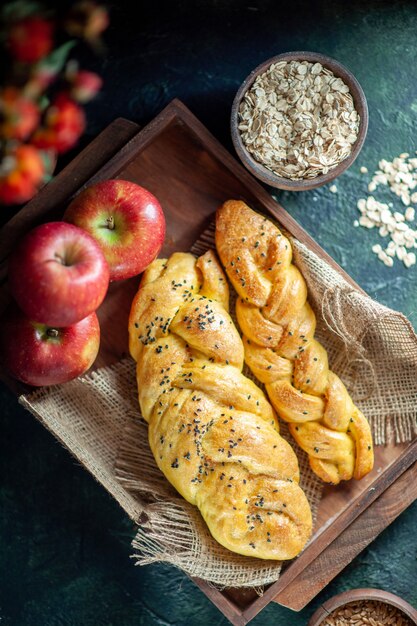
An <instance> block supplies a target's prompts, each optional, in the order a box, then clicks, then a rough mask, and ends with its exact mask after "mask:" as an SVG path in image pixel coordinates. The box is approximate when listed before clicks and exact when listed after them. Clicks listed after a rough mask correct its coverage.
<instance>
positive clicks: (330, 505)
mask: <svg viewBox="0 0 417 626" xmlns="http://www.w3.org/2000/svg"><path fill="white" fill-rule="evenodd" d="M107 178H123V179H127V180H131V181H134V182H136V183H138V184H140V185H143V186H144V187H146V188H147V189H149V190H150V191H151V192H152V193H154V194H155V195H156V196H157V197H158V199H159V200H160V202H161V204H162V207H163V209H164V213H165V216H166V220H167V236H166V240H165V244H164V247H163V250H162V252H161V254H163V255H169V254H171V253H172V252H174V251H175V250H188V249H189V248H190V247H191V245H192V244H193V243H194V241H195V240H196V239H197V238H198V237H199V235H200V233H201V232H202V231H203V230H204V229H205V228H206V226H207V225H208V223H209V222H210V220H211V218H212V216H213V213H214V212H215V210H216V208H217V207H218V206H219V205H220V204H221V203H222V202H224V201H225V200H226V199H228V198H241V199H243V200H245V201H246V202H247V203H248V204H249V205H251V206H252V207H253V208H255V209H258V210H261V211H263V212H266V213H269V214H270V215H271V216H273V217H274V218H275V219H276V220H277V221H278V222H279V223H280V224H281V225H282V227H283V228H284V230H286V231H288V232H289V233H290V234H291V235H293V236H294V237H296V238H297V239H298V240H300V241H301V242H302V243H304V244H305V245H306V246H307V247H308V248H310V249H312V250H314V252H316V254H318V255H319V256H320V257H321V258H323V259H325V260H326V261H327V262H328V263H329V264H330V265H331V266H332V267H333V268H335V269H336V270H337V271H338V272H339V273H340V274H341V275H343V277H344V278H345V279H346V280H347V281H348V282H349V283H350V284H351V285H352V286H353V287H355V288H356V289H358V290H360V291H361V289H360V287H359V286H358V285H356V283H354V281H353V280H352V279H351V278H350V277H349V276H348V275H347V274H346V273H345V272H344V270H342V268H340V267H339V266H338V265H337V264H336V263H335V261H334V260H333V259H331V258H330V257H329V256H328V255H327V254H326V253H325V252H324V250H323V249H322V248H320V246H319V245H318V244H317V243H316V242H315V241H314V240H313V239H312V238H311V237H310V236H309V235H308V234H307V233H306V232H305V231H304V230H303V229H302V228H301V227H300V226H299V225H298V224H297V223H296V222H295V221H294V219H293V218H292V217H291V216H290V215H288V213H286V212H285V210H284V209H283V208H282V207H281V206H280V205H279V204H277V203H276V202H275V201H274V200H273V199H272V197H271V196H270V195H269V194H268V193H267V191H266V190H265V189H264V188H263V187H261V185H260V184H259V183H258V182H257V181H256V180H255V179H254V178H253V177H252V176H251V175H250V174H249V173H248V172H247V171H246V170H245V169H244V168H243V167H242V166H241V165H240V164H239V163H238V162H237V161H236V160H235V159H234V158H233V157H232V156H231V155H230V154H229V153H228V152H227V151H226V150H225V149H224V148H223V146H222V145H221V144H220V143H219V142H218V141H217V140H216V139H215V138H214V137H213V136H212V135H211V134H210V133H209V132H208V130H207V129H206V128H205V127H204V126H203V125H202V124H201V123H200V122H199V121H198V120H197V119H196V118H195V117H194V116H193V114H192V113H191V112H190V111H189V110H188V109H187V108H186V107H185V106H184V105H183V104H182V103H181V102H179V101H178V100H174V101H173V102H171V104H169V105H168V106H167V107H166V108H165V109H164V110H163V111H162V112H161V113H160V114H159V115H158V116H157V117H156V118H155V119H154V120H153V121H152V122H151V123H150V124H149V125H148V126H146V127H145V128H144V129H143V130H141V131H140V130H139V128H138V126H137V125H136V124H134V123H132V122H130V121H128V120H124V119H117V120H115V121H114V122H113V123H112V124H110V126H109V127H108V128H107V129H106V130H104V131H103V132H102V133H101V134H100V135H99V136H98V137H97V138H96V139H95V140H94V141H93V142H92V143H91V144H90V145H89V146H88V147H87V148H86V149H85V150H83V151H82V152H81V153H80V154H79V155H78V157H77V158H76V159H74V161H72V162H71V163H70V164H69V165H68V166H67V167H66V168H65V169H64V170H63V171H62V172H61V173H60V174H59V175H58V176H57V177H56V178H55V179H53V180H52V181H51V182H50V183H49V184H48V185H47V186H46V187H44V188H43V189H42V190H41V191H40V192H39V193H38V194H37V196H36V197H35V198H33V200H32V201H31V202H29V203H28V204H27V205H26V206H25V207H24V208H23V209H22V210H21V211H20V212H19V213H18V214H17V215H16V216H15V217H13V218H12V220H10V222H8V223H7V224H6V225H5V226H4V227H3V228H2V230H1V231H0V251H1V252H0V308H2V307H3V306H4V305H5V303H6V302H7V300H8V298H9V296H8V291H7V257H8V255H9V254H10V252H11V250H12V249H13V247H14V245H15V243H16V241H17V240H18V239H19V238H20V237H21V236H22V235H23V233H25V232H26V231H28V230H29V229H31V228H32V227H34V226H35V225H36V224H38V223H41V222H45V221H50V220H52V219H60V218H61V217H62V213H63V211H64V209H65V208H66V206H67V205H68V202H69V201H70V199H71V198H72V196H74V194H76V193H77V192H78V191H79V189H80V188H81V187H82V186H84V185H85V184H91V183H93V182H96V181H99V180H103V179H107ZM137 286H138V278H137V277H135V278H133V279H131V280H129V281H123V282H119V283H114V284H112V285H111V287H110V290H109V293H108V295H107V297H106V299H105V301H104V303H103V305H102V306H101V307H100V310H99V312H98V313H99V318H100V325H101V328H102V344H101V348H100V353H99V356H98V358H97V360H96V362H95V364H94V368H98V367H101V366H103V365H108V364H110V363H112V362H115V361H117V360H119V359H120V358H121V357H123V356H125V355H126V354H127V352H128V350H127V317H128V313H129V310H130V304H131V301H132V297H133V295H134V293H135V292H136V289H137ZM116 316H117V320H118V323H117V324H114V319H115V317H116ZM0 375H1V377H2V379H3V380H5V381H6V382H7V383H8V384H9V386H11V387H12V388H13V390H14V391H15V392H16V393H22V391H27V389H25V388H24V387H23V386H21V385H19V384H18V383H16V381H14V380H11V379H10V378H7V375H6V374H5V373H4V372H0ZM375 457H376V458H375V467H374V470H373V471H372V472H371V473H370V474H369V475H368V476H366V477H365V478H364V479H362V480H361V481H359V482H358V481H354V480H352V481H350V482H348V483H346V484H341V485H339V486H337V487H331V486H326V487H325V490H324V494H323V498H322V500H321V503H320V506H319V510H318V519H317V523H316V526H315V533H314V536H313V538H312V540H311V542H310V543H309V545H308V546H307V548H306V549H305V550H304V551H303V552H302V554H301V555H300V556H299V557H298V558H297V559H295V560H293V561H291V562H289V563H287V564H285V566H284V567H283V571H282V574H281V577H280V578H279V580H278V581H277V582H276V583H274V584H272V585H270V586H269V587H268V588H267V589H266V591H265V593H264V594H263V596H262V597H259V596H258V595H257V594H256V592H255V590H252V589H228V590H224V591H222V592H220V591H218V590H217V589H215V588H213V587H210V586H209V585H208V584H207V583H205V582H204V581H201V580H196V579H195V583H196V584H197V585H198V586H199V587H200V588H201V589H202V591H204V593H205V594H206V595H207V596H208V597H209V598H210V600H211V601H212V602H213V603H214V604H215V605H216V606H217V607H218V608H219V609H220V610H221V611H222V612H223V614H224V615H225V616H226V617H227V618H228V619H229V620H230V621H231V622H232V623H233V624H246V623H248V622H249V621H250V620H251V619H252V618H253V617H255V615H256V614H257V613H258V612H259V611H261V610H262V608H263V607H264V606H266V605H267V604H268V603H269V602H271V601H274V602H278V603H279V604H282V605H284V606H286V607H289V608H291V609H293V610H296V611H298V610H300V609H302V608H303V607H304V606H305V605H306V604H307V603H308V602H309V601H310V600H311V599H312V598H313V597H314V596H315V595H316V594H317V593H318V592H319V591H321V590H322V589H323V588H324V587H325V586H326V585H327V583H328V582H329V581H330V580H332V579H333V578H334V576H336V574H338V573H339V572H340V571H341V570H342V569H343V568H344V567H345V566H346V565H347V564H348V563H349V562H350V561H351V560H352V559H353V558H354V557H355V556H356V555H357V554H358V553H359V552H360V551H361V550H363V548H364V547H365V546H367V545H368V544H369V543H370V542H371V541H372V540H373V539H374V538H375V537H376V536H377V535H378V534H379V533H380V532H381V531H382V530H383V529H384V528H386V526H388V525H389V524H390V523H391V522H392V521H393V520H394V519H395V518H396V517H397V516H398V515H399V514H400V513H401V512H402V511H403V510H404V509H405V508H406V507H407V506H409V505H410V504H411V503H412V502H413V500H414V499H415V498H416V497H417V468H416V463H415V461H416V458H417V441H414V442H413V443H411V444H409V445H397V446H394V445H386V446H384V447H383V446H379V447H377V448H376V450H375Z"/></svg>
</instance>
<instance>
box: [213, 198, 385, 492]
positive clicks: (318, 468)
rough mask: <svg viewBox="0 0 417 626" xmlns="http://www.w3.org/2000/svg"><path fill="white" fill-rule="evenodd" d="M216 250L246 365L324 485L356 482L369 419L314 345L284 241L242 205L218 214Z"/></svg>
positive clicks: (364, 459)
mask: <svg viewBox="0 0 417 626" xmlns="http://www.w3.org/2000/svg"><path fill="white" fill-rule="evenodd" d="M216 248H217V252H218V254H219V257H220V259H221V262H222V264H223V266H224V268H225V269H226V272H227V275H228V277H229V279H230V281H231V283H232V284H233V286H234V288H235V289H236V291H237V293H238V295H239V297H238V300H237V304H236V314H237V320H238V323H239V326H240V328H241V330H242V333H243V343H244V347H245V361H246V363H247V364H248V366H249V367H250V369H251V371H252V372H253V373H254V375H255V376H256V377H257V379H258V380H259V381H261V382H262V383H264V384H265V388H266V390H267V393H268V396H269V399H270V400H271V403H272V405H273V406H274V408H275V409H276V411H277V413H278V415H279V416H280V417H281V418H282V419H283V420H285V421H286V422H288V423H289V428H290V431H291V434H292V435H293V437H294V439H295V440H296V441H297V443H298V444H299V445H300V447H301V448H302V449H303V450H304V451H305V452H307V454H308V456H309V462H310V466H311V468H312V470H313V471H314V472H315V473H316V474H317V475H318V476H319V477H320V478H321V479H322V480H323V481H325V482H328V483H333V484H337V483H339V482H340V481H341V480H349V479H350V478H352V477H354V478H357V479H359V478H362V477H363V476H365V474H367V473H368V472H369V471H370V470H371V469H372V467H373V445H372V436H371V431H370V427H369V424H368V421H367V420H366V418H365V417H364V415H363V414H362V413H361V411H360V410H359V409H358V408H357V407H356V406H355V405H354V403H353V401H352V399H351V397H350V395H349V393H348V392H347V390H346V387H345V386H344V384H343V383H342V381H341V380H340V378H339V377H338V376H337V375H336V374H335V373H334V372H332V371H331V369H330V368H329V364H328V359H327V352H326V350H325V349H324V347H323V346H322V345H321V344H320V343H319V342H318V341H317V340H316V339H315V337H314V333H315V327H316V317H315V314H314V312H313V310H312V308H311V306H310V305H309V303H308V300H307V296H308V294H307V286H306V283H305V280H304V278H303V276H302V274H301V272H300V271H299V270H298V269H297V267H296V266H295V265H294V264H293V263H292V249H291V244H290V242H289V240H288V239H287V237H285V236H284V235H283V234H282V233H281V232H280V230H279V229H278V228H277V227H276V226H275V225H274V224H273V223H272V222H271V221H270V220H268V219H267V218H266V217H264V216H262V215H259V214H258V213H256V212H255V211H253V210H252V209H251V208H250V207H248V206H247V205H246V204H245V203H244V202H242V201H237V200H236V201H235V200H229V201H227V202H225V203H224V204H223V206H221V207H220V208H219V209H218V211H217V213H216Z"/></svg>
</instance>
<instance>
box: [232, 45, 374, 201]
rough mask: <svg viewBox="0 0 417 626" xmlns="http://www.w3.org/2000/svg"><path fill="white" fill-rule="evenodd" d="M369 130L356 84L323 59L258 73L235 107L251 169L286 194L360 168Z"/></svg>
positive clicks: (275, 63)
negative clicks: (359, 159) (357, 162)
mask: <svg viewBox="0 0 417 626" xmlns="http://www.w3.org/2000/svg"><path fill="white" fill-rule="evenodd" d="M367 130H368V106H367V102H366V98H365V94H364V92H363V90H362V88H361V86H360V84H359V83H358V81H357V80H356V78H355V77H354V76H353V74H351V72H349V70H347V69H346V68H345V67H344V66H343V65H341V63H339V62H338V61H335V60H334V59H331V58H330V57H327V56H325V55H323V54H318V53H315V52H287V53H285V54H279V55H278V56H275V57H273V58H271V59H268V60H267V61H265V62H264V63H261V65H259V66H258V67H257V68H255V69H254V70H253V71H252V72H251V73H250V74H249V76H248V77H247V78H246V79H245V80H244V81H243V83H242V85H241V86H240V88H239V90H238V92H237V93H236V96H235V98H234V101H233V105H232V112H231V134H232V140H233V144H234V147H235V150H236V152H237V154H238V156H239V158H240V159H241V161H242V163H243V164H244V165H245V167H246V168H247V169H248V170H249V171H250V172H251V173H252V174H253V175H254V176H256V177H257V178H259V179H260V180H261V181H263V182H264V183H266V184H268V185H270V186H272V187H276V188H278V189H287V190H290V191H303V190H307V189H313V188H315V187H320V186H321V185H325V184H326V183H328V182H330V181H332V180H334V179H335V178H336V177H337V176H339V175H340V174H341V173H342V172H344V171H345V170H346V169H347V168H348V167H350V166H351V165H352V163H353V162H354V161H355V159H356V157H357V156H358V154H359V152H360V150H361V148H362V146H363V143H364V141H365V137H366V133H367Z"/></svg>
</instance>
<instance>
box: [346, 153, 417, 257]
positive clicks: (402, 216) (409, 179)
mask: <svg viewBox="0 0 417 626" xmlns="http://www.w3.org/2000/svg"><path fill="white" fill-rule="evenodd" d="M378 168H379V169H377V170H376V171H375V172H374V174H373V176H372V178H371V181H370V182H369V184H368V191H369V192H370V193H373V192H375V191H376V190H377V188H378V187H379V186H380V185H383V186H386V187H388V189H389V190H390V191H391V192H392V193H394V194H395V195H396V196H397V197H398V198H399V200H400V201H401V203H402V205H403V206H406V207H407V208H406V209H405V212H404V213H402V212H401V211H399V210H394V207H393V203H392V202H389V203H388V204H386V203H384V202H379V201H378V200H376V199H375V198H374V196H373V195H370V196H368V197H367V198H360V199H359V200H358V203H357V207H358V210H359V212H360V213H361V217H360V218H359V220H355V221H354V223H353V225H354V226H358V225H359V226H363V227H364V228H369V229H370V228H375V227H376V228H378V229H379V230H378V232H379V235H380V236H381V237H388V236H389V238H390V241H389V243H388V245H387V247H386V248H385V250H384V249H383V248H382V247H381V246H379V244H376V245H374V246H373V247H372V251H373V252H374V253H375V254H376V255H377V257H378V259H379V260H380V261H382V262H383V263H385V265H387V266H390V267H392V265H393V262H394V258H397V259H398V260H399V261H402V262H403V263H404V265H405V267H407V268H409V267H412V266H413V265H415V264H416V254H415V253H414V252H408V250H410V249H412V248H417V230H416V229H415V227H414V228H413V225H412V224H411V222H414V221H415V217H416V212H415V209H414V207H413V206H410V204H417V191H413V190H414V189H416V188H417V158H416V157H411V156H410V154H409V153H408V152H402V153H401V154H400V155H399V156H398V157H395V158H394V159H393V160H392V161H388V160H386V159H381V160H380V161H379V163H378ZM367 171H368V170H367V168H365V167H361V168H360V172H362V173H366V172H367ZM392 209H393V210H392Z"/></svg>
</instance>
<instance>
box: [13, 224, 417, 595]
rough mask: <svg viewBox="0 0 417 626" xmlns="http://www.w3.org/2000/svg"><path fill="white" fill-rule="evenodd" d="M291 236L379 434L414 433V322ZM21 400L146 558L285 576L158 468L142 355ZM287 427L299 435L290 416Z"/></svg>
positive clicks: (250, 581) (320, 332)
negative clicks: (211, 519) (208, 521)
mask: <svg viewBox="0 0 417 626" xmlns="http://www.w3.org/2000/svg"><path fill="white" fill-rule="evenodd" d="M292 243H293V247H294V256H295V261H296V264H297V265H298V267H299V268H300V270H301V271H302V273H303V275H304V277H305V279H306V281H307V285H308V289H309V300H310V303H311V305H312V306H313V309H314V310H315V313H316V315H317V320H318V325H317V332H316V336H317V337H318V339H319V340H320V341H321V342H322V343H323V345H324V346H325V348H326V349H327V351H328V353H329V362H330V364H331V366H332V369H333V370H334V371H335V372H337V374H338V375H339V376H340V377H341V378H342V380H343V381H344V382H345V384H346V385H347V387H348V389H349V391H350V392H351V394H352V396H353V399H354V401H355V402H356V403H357V404H358V406H359V407H360V409H361V410H362V411H363V412H364V413H365V415H366V416H367V417H368V419H369V421H370V423H371V426H372V431H373V436H374V440H375V443H376V444H377V445H380V444H383V443H384V442H385V441H387V440H388V439H389V438H392V439H394V441H395V442H398V443H399V442H405V441H410V440H411V439H412V438H413V437H414V436H415V434H416V432H417V421H416V415H417V336H416V335H415V333H414V331H413V328H412V326H411V324H410V323H409V321H408V320H407V319H406V318H405V317H404V316H403V315H402V314H401V313H398V312H396V311H393V310H391V309H388V308H387V307H384V306H382V305H381V304H378V303H377V302H375V301H373V300H372V299H371V298H369V297H367V296H365V295H363V294H362V293H360V292H359V291H356V290H354V289H353V288H352V287H351V286H350V285H349V284H348V283H347V282H346V281H345V280H344V279H343V278H342V277H341V276H340V274H338V273H337V272H336V271H335V270H334V269H333V268H332V267H330V266H329V265H328V264H327V263H326V262H324V261H323V260H322V259H320V258H319V257H317V256H316V254H314V253H313V252H311V251H310V250H308V249H307V248H306V247H305V246H304V245H302V244H300V243H299V242H297V241H293V242H292ZM210 246H213V240H212V232H206V233H204V234H203V235H202V237H201V238H200V240H199V242H197V244H196V245H195V246H194V248H193V252H195V253H196V254H201V253H202V252H203V251H204V250H206V249H207V247H210ZM245 373H247V372H245ZM20 402H21V403H22V404H23V405H24V406H25V407H27V408H28V409H29V410H30V411H32V413H34V414H35V415H36V416H37V417H38V418H39V419H40V421H41V422H42V423H43V424H44V425H45V426H46V427H47V428H48V429H49V430H50V431H51V432H52V433H53V434H54V435H55V436H56V437H57V438H58V439H59V440H60V441H61V442H62V443H63V444H64V445H65V446H66V447H67V448H68V449H69V450H70V451H71V452H72V453H73V454H74V456H75V457H76V458H77V459H78V460H79V461H80V462H81V463H82V464H83V465H84V466H85V467H86V468H87V469H88V470H89V471H90V472H91V473H92V474H93V476H94V477H95V478H96V479H97V480H98V481H99V482H101V484H102V485H103V486H104V487H105V488H106V489H107V490H108V491H109V492H110V493H111V494H112V495H113V497H114V498H115V499H116V500H117V501H118V502H119V503H120V505H121V506H122V507H123V509H124V510H125V511H126V513H127V514H128V515H129V516H130V517H131V518H132V519H133V520H135V521H136V522H138V524H139V528H138V532H137V535H136V537H135V539H134V541H133V546H134V548H135V555H134V556H135V558H136V560H137V563H139V564H146V563H151V562H156V561H163V562H167V563H171V564H173V565H175V566H177V567H179V568H180V569H182V570H183V571H184V572H186V573H187V574H189V575H191V576H196V577H199V578H202V579H204V580H207V581H209V582H210V583H213V584H216V585H219V586H222V587H227V586H253V587H260V586H262V585H264V584H267V583H270V582H273V581H275V580H277V579H278V577H279V573H280V568H281V564H280V563H279V562H277V561H262V560H259V559H253V558H250V557H243V556H239V555H237V554H234V553H232V552H230V551H228V550H226V549H225V548H223V547H222V546H220V545H219V544H218V543H217V542H216V541H215V540H214V539H213V538H212V537H211V535H210V533H209V532H208V530H207V527H206V525H205V523H204V521H203V520H202V518H201V516H200V514H199V512H198V510H197V509H196V508H195V507H193V506H191V505H190V504H188V503H187V502H186V501H185V500H183V499H182V498H181V497H180V496H179V495H178V494H177V493H176V491H175V490H174V489H173V488H172V487H171V486H170V484H169V483H168V481H167V480H166V479H165V477H164V476H163V475H162V473H161V472H160V471H159V469H158V468H157V466H156V464H155V461H154V458H153V455H152V453H151V451H150V449H149V446H148V439H147V426H146V424H145V422H144V421H143V420H142V418H141V417H140V415H139V409H138V404H137V390H136V377H135V364H134V362H133V360H131V359H125V360H123V361H121V362H119V363H117V364H115V365H113V366H109V367H106V368H102V369H100V370H98V371H97V372H95V373H93V374H91V375H89V376H86V377H85V378H83V379H76V380H74V381H71V382H69V383H67V384H65V385H60V386H56V387H50V388H41V389H39V390H37V391H35V392H34V393H31V394H30V395H27V396H22V397H21V398H20ZM281 432H282V434H283V436H285V437H288V438H289V439H290V437H289V435H288V431H287V430H286V428H285V425H283V427H282V430H281ZM291 443H292V444H293V447H294V449H295V450H296V453H297V456H298V458H299V462H300V471H301V477H302V478H301V484H302V486H303V488H304V489H305V491H306V494H307V497H308V499H309V501H310V504H311V507H312V510H313V514H314V513H315V512H316V511H317V506H318V503H319V501H320V497H321V491H322V484H321V483H320V481H319V480H318V479H317V478H316V476H315V475H314V474H313V473H312V472H311V470H310V468H309V466H308V463H307V461H306V457H305V455H304V453H303V452H302V451H301V450H300V449H299V448H298V447H297V446H296V444H295V443H294V441H292V442H291Z"/></svg>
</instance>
